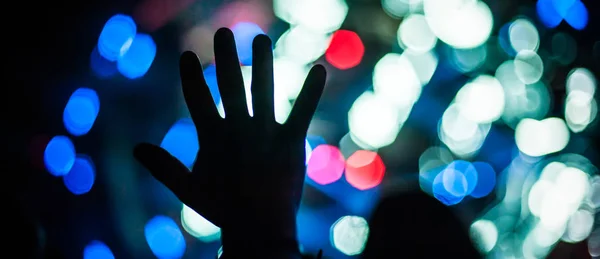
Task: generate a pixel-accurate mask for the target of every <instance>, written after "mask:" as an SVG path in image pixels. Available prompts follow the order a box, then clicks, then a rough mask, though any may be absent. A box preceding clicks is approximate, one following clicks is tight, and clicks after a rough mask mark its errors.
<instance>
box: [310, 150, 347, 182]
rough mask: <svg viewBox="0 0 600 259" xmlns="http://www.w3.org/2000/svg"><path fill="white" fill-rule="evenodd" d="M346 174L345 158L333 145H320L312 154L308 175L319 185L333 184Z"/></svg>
mask: <svg viewBox="0 0 600 259" xmlns="http://www.w3.org/2000/svg"><path fill="white" fill-rule="evenodd" d="M343 173H344V156H343V155H342V153H341V152H340V150H339V149H338V148H337V147H335V146H331V145H319V146H317V147H316V148H315V149H314V150H313V151H312V153H311V155H310V159H309V160H308V165H307V168H306V175H307V176H308V177H309V178H310V179H312V180H313V181H315V182H316V183H318V184H321V185H326V184H331V183H333V182H335V181H337V180H339V179H340V178H341V177H342V174H343Z"/></svg>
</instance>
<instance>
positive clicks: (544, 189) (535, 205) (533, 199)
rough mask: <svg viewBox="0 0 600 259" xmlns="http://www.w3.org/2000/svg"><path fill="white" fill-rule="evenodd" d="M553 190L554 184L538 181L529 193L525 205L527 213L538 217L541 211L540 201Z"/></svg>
mask: <svg viewBox="0 0 600 259" xmlns="http://www.w3.org/2000/svg"><path fill="white" fill-rule="evenodd" d="M552 188H554V184H553V183H552V182H550V181H546V180H538V181H537V182H536V183H535V184H533V186H532V187H531V190H530V191H529V199H528V200H527V205H528V206H529V211H530V212H531V214H533V215H534V216H538V217H539V216H540V214H541V210H542V201H543V200H544V197H546V195H547V194H548V192H550V190H551V189H552Z"/></svg>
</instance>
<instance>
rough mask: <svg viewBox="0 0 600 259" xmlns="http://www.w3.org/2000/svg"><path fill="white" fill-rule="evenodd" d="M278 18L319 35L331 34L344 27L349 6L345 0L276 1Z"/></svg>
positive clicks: (274, 6) (274, 5)
mask: <svg viewBox="0 0 600 259" xmlns="http://www.w3.org/2000/svg"><path fill="white" fill-rule="evenodd" d="M273 10H274V12H275V15H277V17H279V18H281V19H282V20H284V21H286V22H288V23H290V24H292V25H301V26H303V27H306V28H308V29H310V30H312V31H315V32H318V33H330V32H333V31H335V30H337V29H339V28H340V26H342V23H343V22H344V19H346V14H348V5H347V4H346V1H344V0H302V1H295V0H274V1H273Z"/></svg>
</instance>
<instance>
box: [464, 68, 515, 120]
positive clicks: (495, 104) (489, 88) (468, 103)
mask: <svg viewBox="0 0 600 259" xmlns="http://www.w3.org/2000/svg"><path fill="white" fill-rule="evenodd" d="M455 102H456V104H457V105H458V108H459V110H460V113H461V114H462V115H464V116H465V117H466V118H467V119H469V120H471V121H473V122H476V123H490V122H494V121H495V120H497V119H498V118H500V116H501V115H502V112H503V111H504V89H503V88H502V85H501V84H500V82H498V80H497V79H496V78H495V77H492V76H488V75H481V76H479V77H477V78H475V79H474V80H473V81H471V82H470V83H467V84H466V85H465V86H463V87H462V88H461V89H460V90H459V92H458V93H457V94H456V99H455Z"/></svg>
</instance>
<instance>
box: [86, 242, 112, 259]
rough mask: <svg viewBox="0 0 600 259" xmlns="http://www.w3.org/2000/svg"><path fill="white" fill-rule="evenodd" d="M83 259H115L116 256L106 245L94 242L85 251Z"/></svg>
mask: <svg viewBox="0 0 600 259" xmlns="http://www.w3.org/2000/svg"><path fill="white" fill-rule="evenodd" d="M83 259H115V256H114V255H113V253H112V251H111V250H110V248H109V247H108V246H107V245H106V244H104V243H102V242H101V241H98V240H94V241H92V242H90V243H89V244H88V245H87V246H85V248H84V249H83Z"/></svg>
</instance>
